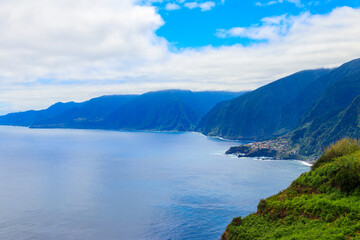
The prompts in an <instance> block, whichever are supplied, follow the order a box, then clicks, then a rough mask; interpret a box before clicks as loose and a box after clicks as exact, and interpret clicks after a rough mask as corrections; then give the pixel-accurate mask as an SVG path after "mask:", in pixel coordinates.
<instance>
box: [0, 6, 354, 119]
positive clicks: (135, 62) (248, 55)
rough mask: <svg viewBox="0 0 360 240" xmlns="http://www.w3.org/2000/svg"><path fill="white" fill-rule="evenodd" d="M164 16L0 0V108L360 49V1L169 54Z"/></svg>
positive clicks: (264, 71)
mask: <svg viewBox="0 0 360 240" xmlns="http://www.w3.org/2000/svg"><path fill="white" fill-rule="evenodd" d="M162 24H163V20H162V19H161V17H160V16H159V14H157V13H156V11H155V8H154V7H151V6H137V5H136V4H135V3H134V2H133V1H131V0H122V1H117V0H103V1H97V0H86V1H85V0H83V1H75V2H74V1H71V0H52V1H48V0H37V1H28V0H16V1H13V0H4V1H0V34H1V37H0V86H1V87H0V108H1V109H0V112H2V113H4V112H6V111H14V110H24V109H29V108H43V107H46V106H48V105H49V104H51V103H54V102H56V101H70V100H75V101H81V100H86V99H88V98H91V97H95V96H99V95H104V94H117V93H135V92H136V93H141V92H145V91H150V90H159V89H166V88H183V89H192V90H244V89H254V88H256V87H259V86H261V85H263V84H266V83H268V82H270V81H273V80H276V79H278V78H280V77H283V76H286V75H288V74H291V73H293V72H296V71H299V70H303V69H308V68H319V67H335V66H338V65H339V64H341V63H343V62H346V61H348V60H351V59H354V58H358V57H360V9H352V8H349V7H342V8H338V9H336V10H334V11H333V12H331V13H330V14H327V15H311V14H309V13H305V14H302V15H300V16H297V17H291V16H280V17H272V18H265V19H263V21H262V23H261V24H260V25H259V26H252V27H245V28H242V29H238V31H239V32H237V33H236V34H238V35H239V34H243V35H244V34H245V35H246V36H248V37H253V38H256V39H266V40H267V41H266V42H263V43H259V44H253V45H250V46H242V45H233V46H223V47H211V46H208V47H203V48H194V49H192V48H187V49H184V50H179V51H177V52H170V51H169V50H168V43H167V42H166V40H164V39H161V38H159V37H157V36H156V34H155V32H156V30H157V29H158V28H159V27H160V26H162ZM228 31H229V30H224V32H225V33H226V34H229V33H228ZM229 32H230V31H229ZM236 34H234V35H236ZM228 36H230V35H228Z"/></svg>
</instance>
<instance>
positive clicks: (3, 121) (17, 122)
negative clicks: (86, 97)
mask: <svg viewBox="0 0 360 240" xmlns="http://www.w3.org/2000/svg"><path fill="white" fill-rule="evenodd" d="M81 105H82V103H75V102H68V103H61V102H59V103H56V104H54V105H52V106H50V107H49V108H47V109H44V110H39V111H35V110H30V111H26V112H17V113H9V114H7V115H4V116H0V125H12V126H25V127H29V126H31V125H32V124H33V123H34V122H36V121H39V120H41V119H47V118H51V117H54V116H56V115H58V114H60V113H62V112H64V111H67V110H69V109H73V108H76V107H80V106H81Z"/></svg>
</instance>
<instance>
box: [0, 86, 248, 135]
mask: <svg viewBox="0 0 360 240" xmlns="http://www.w3.org/2000/svg"><path fill="white" fill-rule="evenodd" d="M241 94H242V92H215V91H214V92H211V91H208V92H191V91H185V90H166V91H158V92H149V93H145V94H143V95H113V96H103V97H98V98H93V99H91V100H89V101H86V102H83V103H73V102H71V103H57V104H55V105H53V106H51V107H50V108H48V109H45V110H41V111H27V112H20V113H12V114H8V115H5V116H0V125H15V126H29V127H32V128H84V129H87V128H96V129H128V130H159V131H192V130H194V128H195V126H196V125H197V123H198V121H199V120H200V118H201V117H202V116H203V115H204V114H206V113H207V112H208V111H209V110H210V109H211V108H212V107H214V106H215V105H216V104H217V103H219V102H221V101H225V100H229V99H232V98H234V97H237V96H239V95H241ZM54 110H56V111H54Z"/></svg>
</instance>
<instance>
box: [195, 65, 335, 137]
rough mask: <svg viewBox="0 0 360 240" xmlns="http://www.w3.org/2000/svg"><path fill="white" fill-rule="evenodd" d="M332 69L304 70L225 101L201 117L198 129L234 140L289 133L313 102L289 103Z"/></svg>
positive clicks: (206, 133)
mask: <svg viewBox="0 0 360 240" xmlns="http://www.w3.org/2000/svg"><path fill="white" fill-rule="evenodd" d="M329 72H330V70H328V69H318V70H307V71H301V72H298V73H295V74H293V75H291V76H288V77H285V78H282V79H280V80H277V81H275V82H272V83H270V84H268V85H265V86H263V87H261V88H259V89H257V90H254V91H252V92H248V93H246V94H244V95H242V96H240V97H238V98H235V99H233V100H230V101H228V102H222V103H220V104H218V105H217V106H216V107H214V108H213V109H212V110H211V111H210V112H209V113H208V114H207V115H206V116H205V117H204V118H203V119H202V120H201V122H200V124H199V126H198V127H197V130H198V131H201V132H202V133H204V134H205V135H211V136H213V135H214V136H220V137H224V138H230V139H266V138H271V137H274V136H278V135H281V134H283V133H286V132H287V131H289V130H292V129H293V127H294V126H296V125H297V124H298V122H299V121H300V120H301V117H302V113H303V112H304V111H306V109H307V108H308V107H309V105H311V103H309V102H308V101H306V102H304V103H303V104H301V106H296V107H294V108H292V105H290V106H289V105H288V104H289V103H291V102H292V101H296V100H297V98H298V97H299V94H300V93H301V92H302V91H303V90H304V89H305V88H306V87H307V86H308V85H309V84H311V83H313V82H314V81H315V80H316V79H318V78H319V77H321V76H324V75H325V74H327V73H329ZM299 104H300V103H298V105H299ZM297 107H299V108H297ZM297 109H298V111H294V110H297ZM286 111H287V112H286ZM285 119H286V120H285Z"/></svg>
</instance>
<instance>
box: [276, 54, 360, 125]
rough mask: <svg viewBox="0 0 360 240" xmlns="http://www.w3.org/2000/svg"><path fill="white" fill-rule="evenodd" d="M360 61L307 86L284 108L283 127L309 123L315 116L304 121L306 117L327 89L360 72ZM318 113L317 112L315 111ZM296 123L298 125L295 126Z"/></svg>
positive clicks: (346, 65)
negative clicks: (300, 122) (340, 80)
mask: <svg viewBox="0 0 360 240" xmlns="http://www.w3.org/2000/svg"><path fill="white" fill-rule="evenodd" d="M359 62H360V59H355V60H353V61H350V62H348V63H345V64H343V65H342V66H340V67H338V68H336V69H334V70H332V71H330V70H329V73H328V74H325V75H323V76H322V77H320V78H319V79H316V81H313V82H311V83H310V84H309V85H307V86H306V87H305V88H304V89H303V90H302V91H301V92H300V93H299V94H298V96H297V97H296V98H295V99H294V100H293V101H289V102H288V104H287V105H286V106H285V107H284V108H283V110H282V112H281V123H280V124H281V125H282V126H284V127H285V128H290V129H291V128H294V127H296V125H297V124H298V123H299V121H301V120H302V121H303V122H308V120H309V119H311V118H312V117H313V116H311V115H309V116H308V118H305V119H304V116H307V114H309V111H311V109H312V107H313V105H314V104H315V103H316V101H317V100H318V98H319V97H320V96H321V95H322V94H323V92H324V91H325V89H326V88H327V87H328V86H329V85H331V84H333V83H334V82H336V81H338V80H339V79H342V78H344V77H346V76H348V75H351V74H354V73H355V72H356V71H358V70H359ZM314 113H316V111H314ZM294 123H296V124H294Z"/></svg>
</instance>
